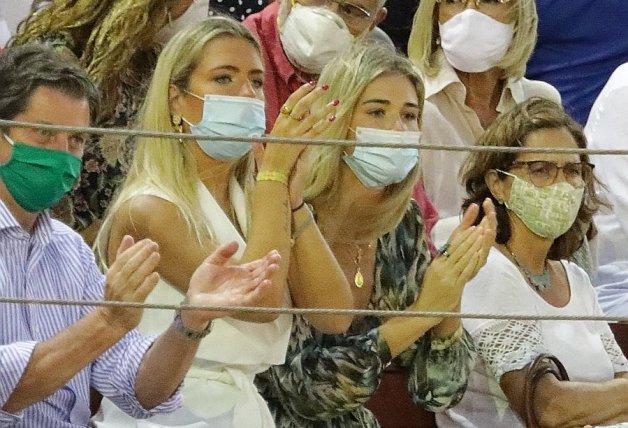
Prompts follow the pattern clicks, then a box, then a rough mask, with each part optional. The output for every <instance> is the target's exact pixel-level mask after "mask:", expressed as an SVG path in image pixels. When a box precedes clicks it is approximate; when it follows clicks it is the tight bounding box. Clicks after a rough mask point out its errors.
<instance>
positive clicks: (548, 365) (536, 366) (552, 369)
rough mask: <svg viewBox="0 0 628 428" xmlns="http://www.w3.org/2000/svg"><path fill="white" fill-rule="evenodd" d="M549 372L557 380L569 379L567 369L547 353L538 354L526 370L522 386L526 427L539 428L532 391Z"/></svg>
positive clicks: (533, 391)
mask: <svg viewBox="0 0 628 428" xmlns="http://www.w3.org/2000/svg"><path fill="white" fill-rule="evenodd" d="M548 373H551V374H553V375H554V376H555V377H556V379H558V380H569V376H568V375H567V370H565V367H564V366H563V365H562V363H561V362H560V361H559V360H558V358H556V357H554V356H553V355H549V354H540V355H539V356H538V357H536V358H535V359H534V361H532V363H531V364H530V365H529V366H528V370H527V372H526V383H525V385H524V387H523V398H524V402H525V407H526V409H525V412H526V414H525V418H526V420H525V424H526V427H528V428H539V427H540V426H539V422H538V418H537V416H536V412H535V411H534V393H535V392H536V386H537V384H538V382H539V380H540V379H541V377H543V376H544V375H546V374H548Z"/></svg>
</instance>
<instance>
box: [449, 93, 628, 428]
mask: <svg viewBox="0 0 628 428" xmlns="http://www.w3.org/2000/svg"><path fill="white" fill-rule="evenodd" d="M478 145H482V146H501V147H518V146H519V145H521V146H523V147H528V148H530V147H534V148H537V147H538V148H541V147H543V148H570V149H575V148H585V147H586V139H585V137H584V134H583V132H582V130H581V128H580V126H579V125H578V124H577V123H576V122H575V121H574V120H573V119H571V118H570V117H569V116H568V115H567V114H565V113H564V111H563V110H562V108H561V107H560V106H559V105H557V104H555V103H553V102H551V101H548V100H544V99H540V98H534V99H531V100H529V101H526V102H525V103H523V104H521V105H520V106H517V107H515V108H514V109H513V110H512V111H510V112H509V113H506V114H504V115H502V116H501V117H499V118H498V119H497V120H496V121H495V123H493V125H492V126H491V127H490V128H489V129H488V130H487V131H486V133H485V134H484V135H483V136H482V137H481V138H480V140H479V141H478ZM461 177H462V179H463V181H464V182H465V183H466V187H467V189H468V198H467V199H466V201H465V203H464V205H465V206H469V205H470V204H472V203H473V202H475V201H478V200H483V199H484V198H486V197H490V198H491V199H492V200H493V201H494V202H495V204H496V213H497V219H498V224H497V238H496V245H495V247H494V248H493V249H492V250H491V252H490V254H489V257H488V260H487V263H486V265H485V266H484V267H483V268H482V269H481V270H480V271H479V272H478V274H477V276H476V277H475V278H474V279H472V280H471V281H470V282H469V283H468V284H467V286H466V287H465V290H464V292H463V296H462V312H473V313H496V314H538V315H541V316H546V317H550V316H556V315H601V314H602V311H601V310H600V307H599V305H598V302H597V299H596V296H595V292H594V290H593V288H592V285H591V282H590V280H589V278H588V276H587V275H586V273H585V272H584V271H583V270H582V269H581V268H580V267H578V266H577V265H575V264H573V263H570V262H568V261H566V260H565V259H567V258H568V257H569V256H570V255H571V254H572V253H573V252H574V251H575V249H576V248H578V247H579V245H580V243H581V241H582V239H583V235H584V234H583V230H586V228H587V225H588V224H589V223H590V221H591V217H592V215H593V213H594V212H595V211H596V209H597V207H598V206H599V204H600V201H599V200H598V199H597V197H596V196H595V195H596V194H595V186H594V184H595V178H594V176H593V171H592V165H591V164H589V163H588V157H587V156H586V155H578V154H567V153H557V152H553V153H538V152H536V153H535V152H525V153H519V154H515V153H502V152H500V153H497V152H481V153H480V152H477V153H473V154H471V155H470V156H469V157H468V159H467V161H466V162H465V164H464V167H463V171H462V173H461ZM463 325H464V326H465V328H466V329H467V330H468V331H469V333H470V334H471V336H472V337H473V339H474V341H475V343H476V346H477V349H478V354H479V356H480V357H481V358H478V360H477V362H476V366H475V368H474V370H473V372H472V375H471V377H470V379H469V386H468V388H467V392H466V394H465V396H464V397H463V399H462V401H461V402H460V404H459V405H458V406H456V407H454V408H452V409H450V410H448V411H447V412H446V413H445V414H443V415H438V416H437V420H438V425H439V426H441V427H454V426H462V427H482V428H484V427H509V428H510V427H523V426H524V425H523V420H522V419H523V412H524V409H525V406H524V400H523V397H522V395H523V385H524V381H525V372H526V368H527V366H528V365H529V364H530V363H531V362H532V361H533V360H534V358H535V357H536V356H537V355H539V354H541V353H549V354H552V355H554V356H556V357H557V358H558V359H559V360H560V361H561V362H562V363H563V365H564V366H565V368H566V370H567V373H568V375H569V378H570V380H569V381H557V379H556V378H555V377H554V376H552V375H545V376H543V377H542V378H541V380H540V381H539V383H538V384H537V389H536V393H535V395H534V397H533V399H532V403H533V406H534V410H535V414H536V415H537V418H538V419H539V422H540V426H548V427H554V426H561V427H582V426H584V425H587V424H590V425H604V424H610V423H618V422H626V421H628V401H626V399H625V397H627V396H628V374H627V373H626V372H627V371H628V361H627V360H626V358H625V357H624V355H623V354H622V352H621V350H620V349H619V347H618V345H617V343H616V341H615V339H614V337H613V335H612V333H611V330H610V329H609V327H608V324H607V323H605V322H599V321H598V322H593V321H577V322H575V321H554V320H537V321H535V320H529V321H526V320H482V319H466V320H464V321H463Z"/></svg>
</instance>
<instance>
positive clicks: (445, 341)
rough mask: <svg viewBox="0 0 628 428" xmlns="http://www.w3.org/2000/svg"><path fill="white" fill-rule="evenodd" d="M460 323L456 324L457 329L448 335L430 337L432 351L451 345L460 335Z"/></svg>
mask: <svg viewBox="0 0 628 428" xmlns="http://www.w3.org/2000/svg"><path fill="white" fill-rule="evenodd" d="M463 331H464V330H463V329H462V324H460V326H458V329H457V330H456V331H455V332H454V334H452V335H451V336H449V337H443V338H440V337H437V338H436V339H432V350H434V351H442V350H444V349H447V348H449V347H450V346H451V345H453V344H454V343H456V342H457V341H458V339H460V337H461V336H462V332H463Z"/></svg>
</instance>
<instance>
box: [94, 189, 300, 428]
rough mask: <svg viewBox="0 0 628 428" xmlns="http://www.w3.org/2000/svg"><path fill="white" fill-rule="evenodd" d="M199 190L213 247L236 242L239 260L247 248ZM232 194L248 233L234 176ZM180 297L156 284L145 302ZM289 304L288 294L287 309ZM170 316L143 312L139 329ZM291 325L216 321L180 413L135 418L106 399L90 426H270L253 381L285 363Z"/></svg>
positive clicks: (159, 327)
mask: <svg viewBox="0 0 628 428" xmlns="http://www.w3.org/2000/svg"><path fill="white" fill-rule="evenodd" d="M198 188H199V195H200V200H201V205H202V207H203V212H204V214H205V216H206V218H207V222H208V224H209V226H210V227H211V230H212V232H213V233H214V236H215V239H216V241H217V244H223V243H227V242H231V241H237V242H238V244H239V249H238V252H237V253H236V255H235V256H234V258H235V259H238V258H240V257H242V254H243V252H244V249H245V247H246V244H245V243H244V240H243V238H242V236H241V235H240V234H239V233H238V231H237V229H236V228H235V227H234V225H233V224H232V223H231V222H230V220H229V218H228V217H227V216H226V215H225V213H224V212H223V211H222V209H221V208H220V206H219V205H218V203H217V202H216V200H215V199H214V198H213V196H212V195H211V194H210V192H209V191H208V190H207V189H206V188H205V186H204V185H203V184H202V183H200V182H199V185H198ZM140 195H151V196H157V197H159V198H162V199H165V200H169V198H168V197H167V195H165V194H164V193H163V192H162V191H160V190H159V189H156V188H143V189H140V190H138V192H136V193H135V194H133V195H131V196H130V198H132V197H135V196H140ZM230 196H231V203H232V206H233V207H234V209H235V213H236V217H237V219H238V223H239V224H240V225H241V229H242V230H243V231H244V232H245V233H246V225H247V221H246V220H247V216H246V202H245V197H244V193H243V191H242V189H241V188H240V185H239V184H238V183H237V181H236V180H235V178H232V179H231V183H230ZM181 245H185V242H181ZM182 298H183V296H182V294H181V293H180V292H179V291H177V290H176V289H175V288H174V287H172V286H170V285H168V284H167V283H166V282H164V281H160V282H159V284H158V285H157V287H156V288H155V290H154V291H153V292H152V293H151V294H150V296H149V297H148V299H146V302H147V303H159V304H173V303H179V302H180V301H181V300H182ZM289 300H290V299H289V295H288V291H287V290H286V305H288V304H289ZM173 317H174V315H173V313H172V311H166V310H145V311H144V315H143V317H142V321H141V323H140V325H139V327H138V328H139V330H140V331H141V332H142V333H145V334H160V333H162V332H163V331H165V330H166V329H167V328H168V327H169V326H170V324H171V323H172V319H173ZM291 326H292V316H290V315H280V316H279V317H278V318H277V320H275V321H273V322H270V323H251V322H245V321H239V320H236V319H233V318H223V319H218V320H216V321H214V326H213V328H212V331H211V333H210V334H209V335H208V336H207V337H206V338H204V339H203V340H202V341H201V344H200V346H199V349H198V352H197V354H196V358H195V359H194V363H193V364H192V367H191V368H190V370H189V372H188V374H187V376H186V377H185V380H184V383H183V387H182V393H183V407H182V408H181V409H179V410H177V411H176V412H174V413H172V414H170V415H157V416H154V417H151V418H149V419H146V420H136V419H133V418H131V417H130V416H128V415H126V414H125V413H123V412H122V411H121V410H120V409H118V408H117V407H116V406H115V405H114V404H113V403H112V402H111V401H109V400H107V399H104V400H103V404H102V407H101V409H100V412H99V413H98V414H97V415H96V416H94V419H93V423H94V424H95V426H97V427H99V428H114V427H115V428H118V427H138V428H158V427H185V428H210V427H211V428H223V427H224V428H257V427H260V428H272V427H274V426H275V424H274V421H273V418H272V416H271V414H270V412H269V410H268V406H267V404H266V402H265V401H264V399H263V398H262V397H261V396H260V395H259V393H258V392H257V389H256V387H255V384H254V383H253V379H254V377H255V375H256V374H257V373H261V372H263V371H265V370H267V369H268V368H269V367H270V366H271V365H276V364H283V363H284V360H285V355H286V349H287V346H288V340H289V338H290V329H291Z"/></svg>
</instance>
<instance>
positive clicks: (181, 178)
mask: <svg viewBox="0 0 628 428" xmlns="http://www.w3.org/2000/svg"><path fill="white" fill-rule="evenodd" d="M219 37H235V38H243V39H245V40H247V41H249V42H250V43H251V44H252V45H253V46H254V47H255V48H256V50H257V51H258V52H260V49H259V45H258V43H257V41H256V40H255V38H254V37H253V36H252V35H251V33H250V32H249V31H248V30H247V29H246V28H245V27H244V26H243V25H242V24H240V23H239V22H236V21H235V20H233V19H230V18H226V17H222V16H214V17H211V18H208V19H207V20H205V21H203V22H201V23H199V24H196V25H194V26H192V27H190V28H188V29H186V30H184V31H181V32H179V33H177V34H176V35H175V36H174V37H173V38H172V40H170V42H169V43H168V44H167V45H166V46H165V48H164V50H163V52H162V53H161V55H160V56H159V59H158V61H157V66H156V68H155V73H154V75H153V78H152V80H151V83H150V87H149V89H148V93H147V95H146V99H145V101H144V104H143V105H142V108H141V109H140V113H139V116H138V124H139V126H140V128H141V129H144V130H149V131H157V132H172V131H173V125H172V116H171V112H170V100H169V90H170V86H171V84H174V85H176V86H177V87H179V88H181V89H186V88H187V87H188V84H189V79H190V76H191V74H192V72H193V71H194V70H195V69H196V67H197V66H198V64H199V63H200V62H201V60H202V59H203V49H204V47H205V46H206V45H207V43H209V42H210V41H212V40H214V39H216V38H219ZM190 144H196V143H194V142H193V141H191V140H187V142H185V141H178V140H176V139H168V138H149V137H140V138H138V139H137V147H136V151H135V156H134V158H133V164H132V165H131V168H130V170H129V173H128V175H127V178H126V180H125V182H124V184H123V186H122V188H121V189H120V191H119V194H118V196H117V198H116V199H115V201H114V202H113V203H112V204H111V206H110V208H109V212H108V214H107V216H106V218H105V220H104V223H103V226H102V228H101V231H100V233H99V234H98V237H97V238H96V251H97V253H98V255H99V256H100V258H101V260H106V254H107V246H108V241H109V229H110V228H111V223H112V221H113V217H114V214H115V213H116V212H117V211H118V210H119V209H120V208H121V206H122V205H123V204H124V203H125V202H126V201H128V200H129V199H131V198H132V196H133V194H134V193H135V192H137V190H138V189H142V188H144V187H152V188H156V189H159V190H160V191H162V192H163V193H165V194H166V195H167V196H168V199H169V200H170V201H172V203H173V204H174V205H175V206H176V207H177V209H178V210H179V213H180V215H181V218H182V219H183V220H184V221H185V222H186V224H187V226H188V228H189V231H190V233H191V234H192V235H194V236H195V237H196V239H197V240H198V242H199V243H203V242H207V241H209V242H214V234H213V233H212V231H211V230H210V229H209V227H208V226H207V224H206V220H205V217H204V215H203V212H202V209H201V205H200V201H199V195H198V189H197V185H198V182H199V176H198V171H197V164H196V160H195V158H194V154H193V152H192V150H191V149H190V146H189V145H190ZM252 172H253V160H252V156H250V155H247V156H245V157H243V158H242V159H241V160H239V161H238V164H237V165H236V168H235V176H236V178H237V179H238V182H239V183H240V185H242V186H243V187H244V189H245V191H246V192H247V194H248V193H249V190H250V188H251V187H252Z"/></svg>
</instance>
